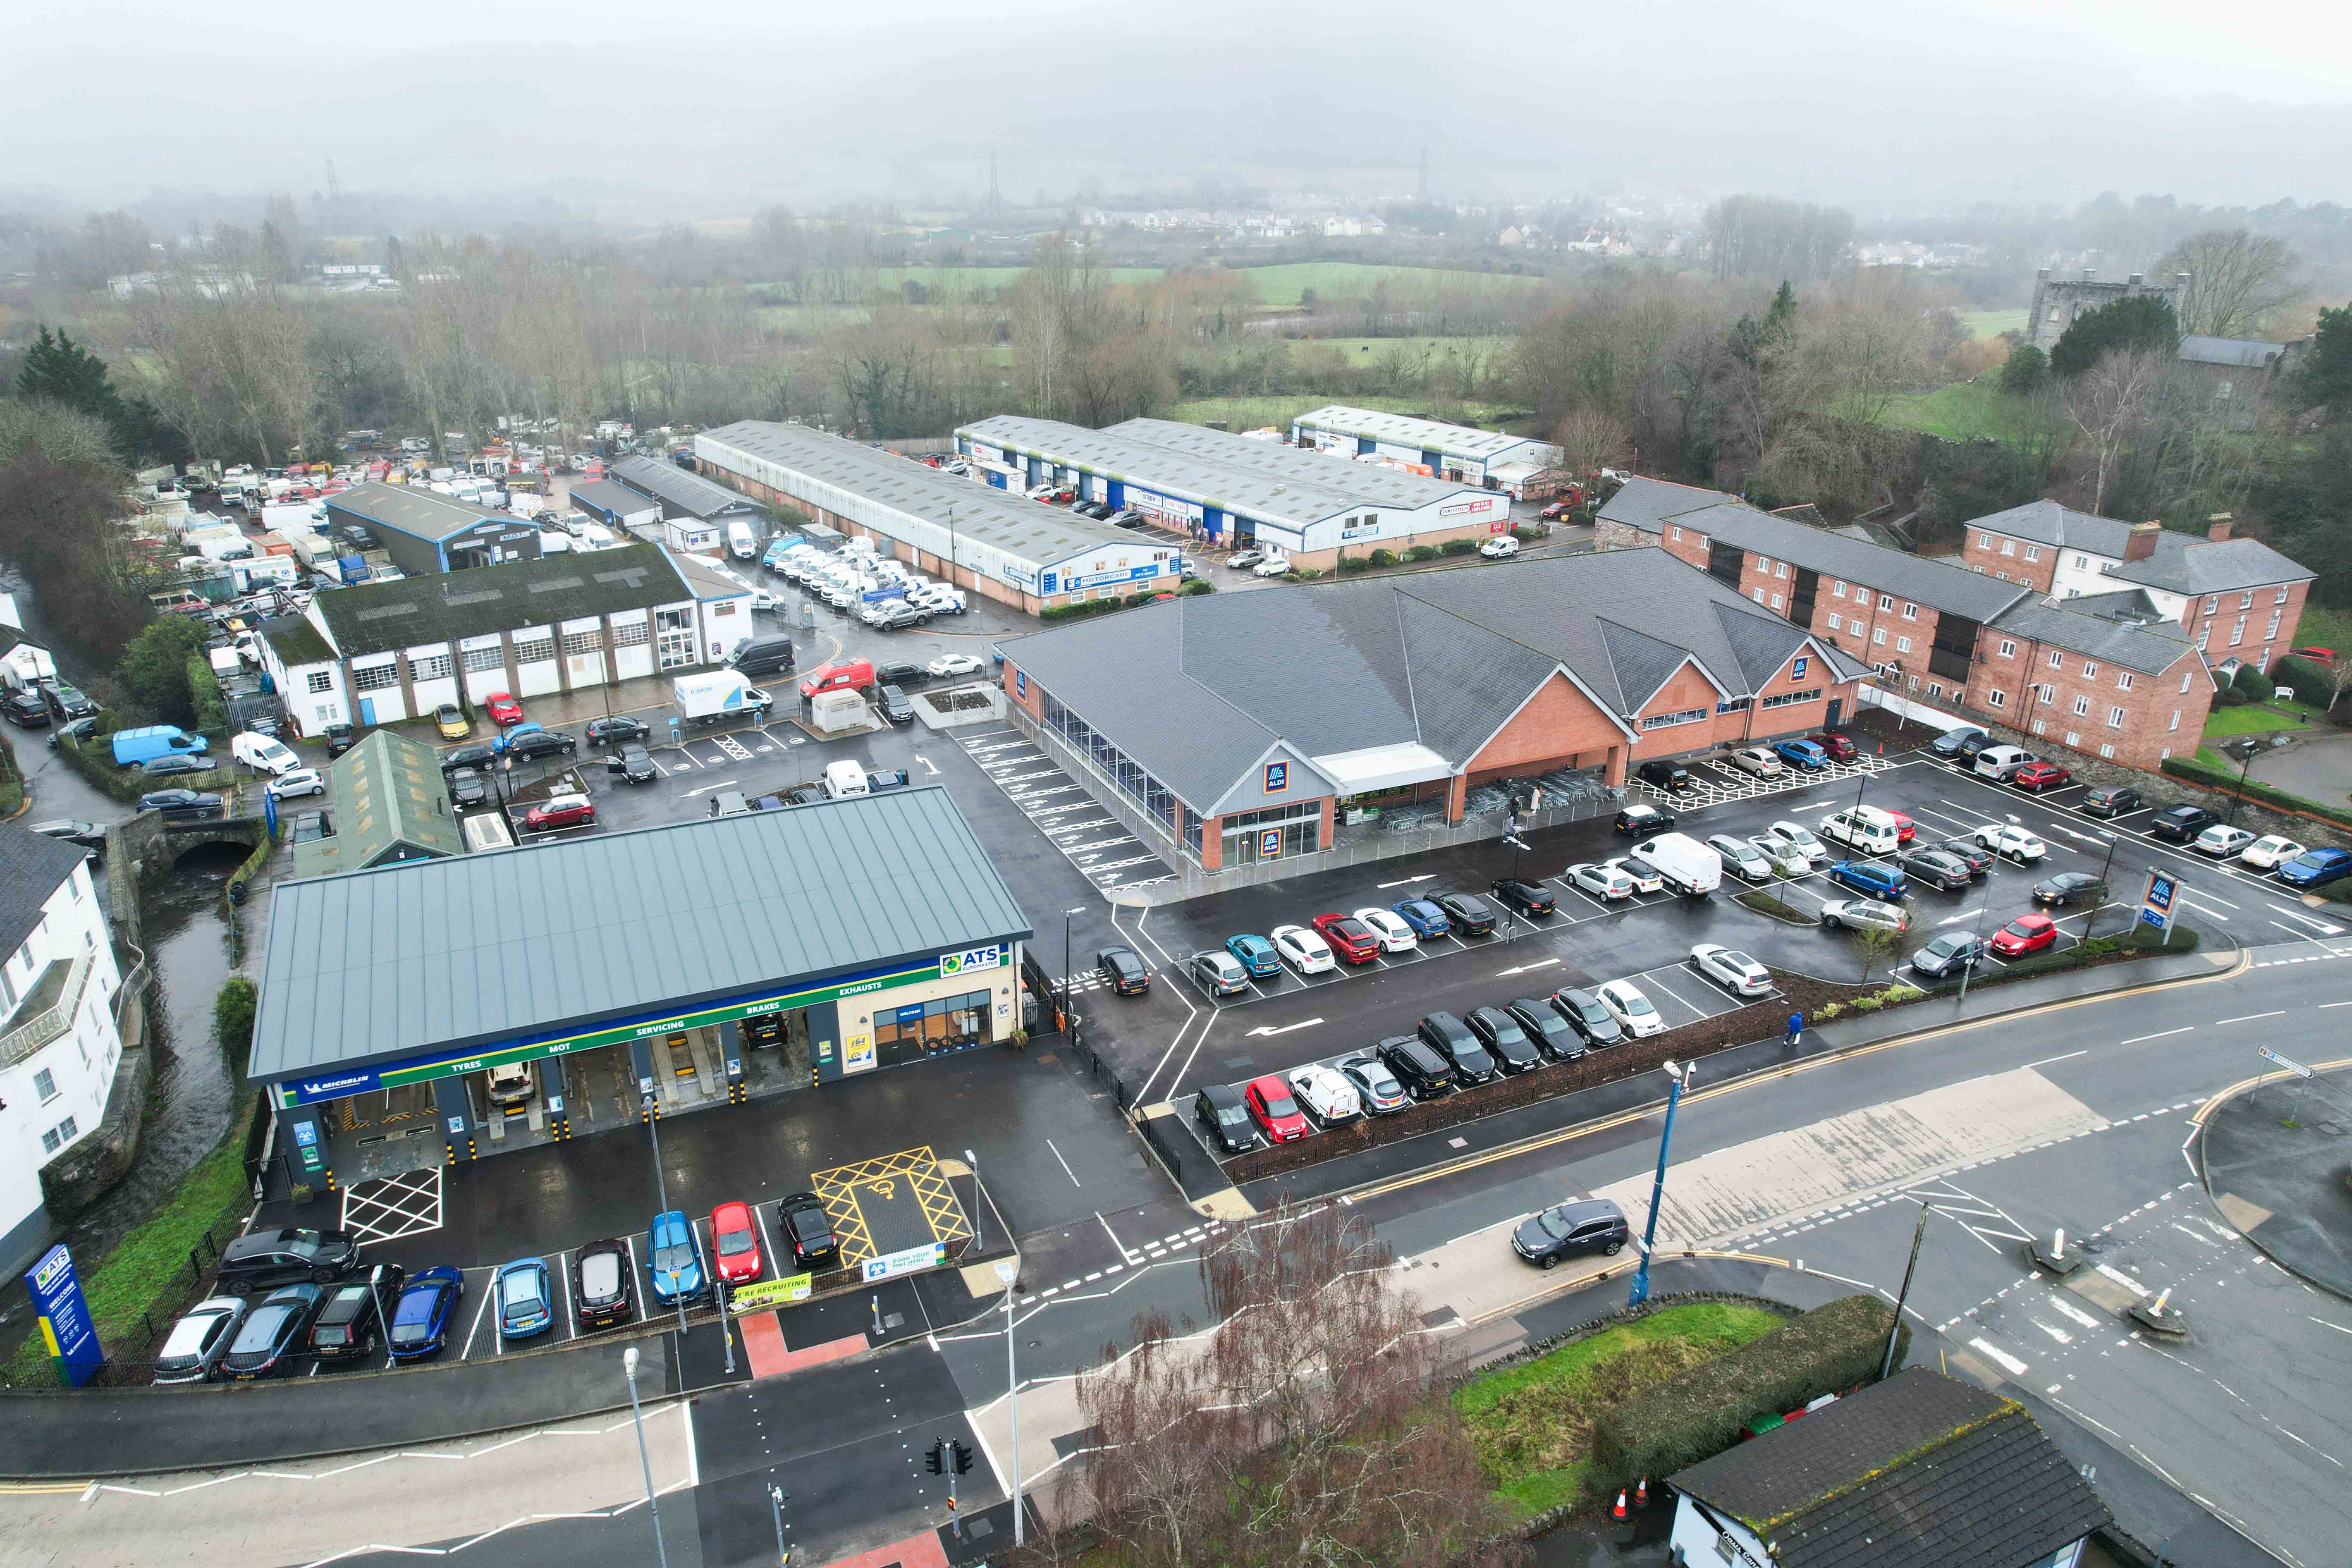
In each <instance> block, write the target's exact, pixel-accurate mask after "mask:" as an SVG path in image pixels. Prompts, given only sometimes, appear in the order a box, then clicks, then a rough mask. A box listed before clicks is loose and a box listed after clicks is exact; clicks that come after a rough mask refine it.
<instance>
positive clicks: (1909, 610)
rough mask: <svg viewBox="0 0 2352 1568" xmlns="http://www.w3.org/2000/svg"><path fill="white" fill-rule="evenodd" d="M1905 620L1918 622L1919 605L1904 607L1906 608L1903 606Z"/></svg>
mask: <svg viewBox="0 0 2352 1568" xmlns="http://www.w3.org/2000/svg"><path fill="white" fill-rule="evenodd" d="M1903 618H1904V619H1905V620H1906V621H1916V620H1917V619H1918V618H1919V606H1918V605H1904V606H1903Z"/></svg>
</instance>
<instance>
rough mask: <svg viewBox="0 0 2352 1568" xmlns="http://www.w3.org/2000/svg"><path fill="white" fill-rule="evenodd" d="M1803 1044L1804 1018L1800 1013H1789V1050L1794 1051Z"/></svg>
mask: <svg viewBox="0 0 2352 1568" xmlns="http://www.w3.org/2000/svg"><path fill="white" fill-rule="evenodd" d="M1804 1043H1805V1016H1804V1015H1803V1014H1802V1013H1791V1014H1790V1015H1789V1048H1790V1049H1791V1050H1795V1049H1797V1048H1799V1047H1801V1046H1803V1045H1804Z"/></svg>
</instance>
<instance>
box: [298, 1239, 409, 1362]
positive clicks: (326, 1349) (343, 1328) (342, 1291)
mask: <svg viewBox="0 0 2352 1568" xmlns="http://www.w3.org/2000/svg"><path fill="white" fill-rule="evenodd" d="M401 1279H402V1271H401V1268H400V1265H398V1264H396V1263H379V1264H377V1265H376V1266H375V1267H374V1268H371V1269H369V1270H368V1271H367V1274H366V1276H365V1277H364V1278H353V1279H346V1280H344V1281H343V1282H342V1283H341V1284H340V1285H336V1286H333V1287H331V1288H330V1289H329V1290H328V1291H327V1299H326V1300H325V1301H324V1302H323V1303H321V1304H320V1308H319V1312H318V1315H317V1316H316V1317H314V1318H312V1319H311V1320H310V1354H311V1355H312V1356H314V1357H316V1358H317V1359H318V1360H320V1361H322V1362H338V1361H358V1360H360V1359H362V1357H366V1356H373V1354H374V1353H375V1350H376V1345H377V1343H378V1342H380V1341H381V1340H382V1339H383V1334H384V1326H385V1324H386V1322H387V1321H389V1320H390V1318H391V1315H392V1312H393V1310H394V1308H395V1307H396V1306H397V1305H398V1304H399V1301H400V1282H401Z"/></svg>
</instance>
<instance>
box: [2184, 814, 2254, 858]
mask: <svg viewBox="0 0 2352 1568" xmlns="http://www.w3.org/2000/svg"><path fill="white" fill-rule="evenodd" d="M2253 841H2254V836H2253V835H2252V834H2251V833H2249V832H2247V831H2246V830H2245V829H2244V828H2242V827H2231V826H2227V825H2226V824H2223V823H2219V822H2217V823H2215V824H2214V825H2213V826H2210V827H2209V828H2207V829H2206V830H2205V831H2204V832H2202V833H2200V834H2199V835H2198V836H2197V844H2196V848H2197V852H2198V853H2199V854H2200V855H2210V856H2211V857H2213V858H2215V859H2216V860H2225V859H2228V858H2230V857H2231V856H2232V855H2235V854H2237V853H2238V852H2239V851H2240V850H2242V849H2243V848H2244V847H2246V846H2247V845H2249V844H2252V842H2253Z"/></svg>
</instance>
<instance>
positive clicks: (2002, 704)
mask: <svg viewBox="0 0 2352 1568" xmlns="http://www.w3.org/2000/svg"><path fill="white" fill-rule="evenodd" d="M1985 706H1986V707H1988V708H2006V707H2008V706H2009V693H2008V692H2006V691H2000V690H1992V691H1988V692H1986V693H1985Z"/></svg>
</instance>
